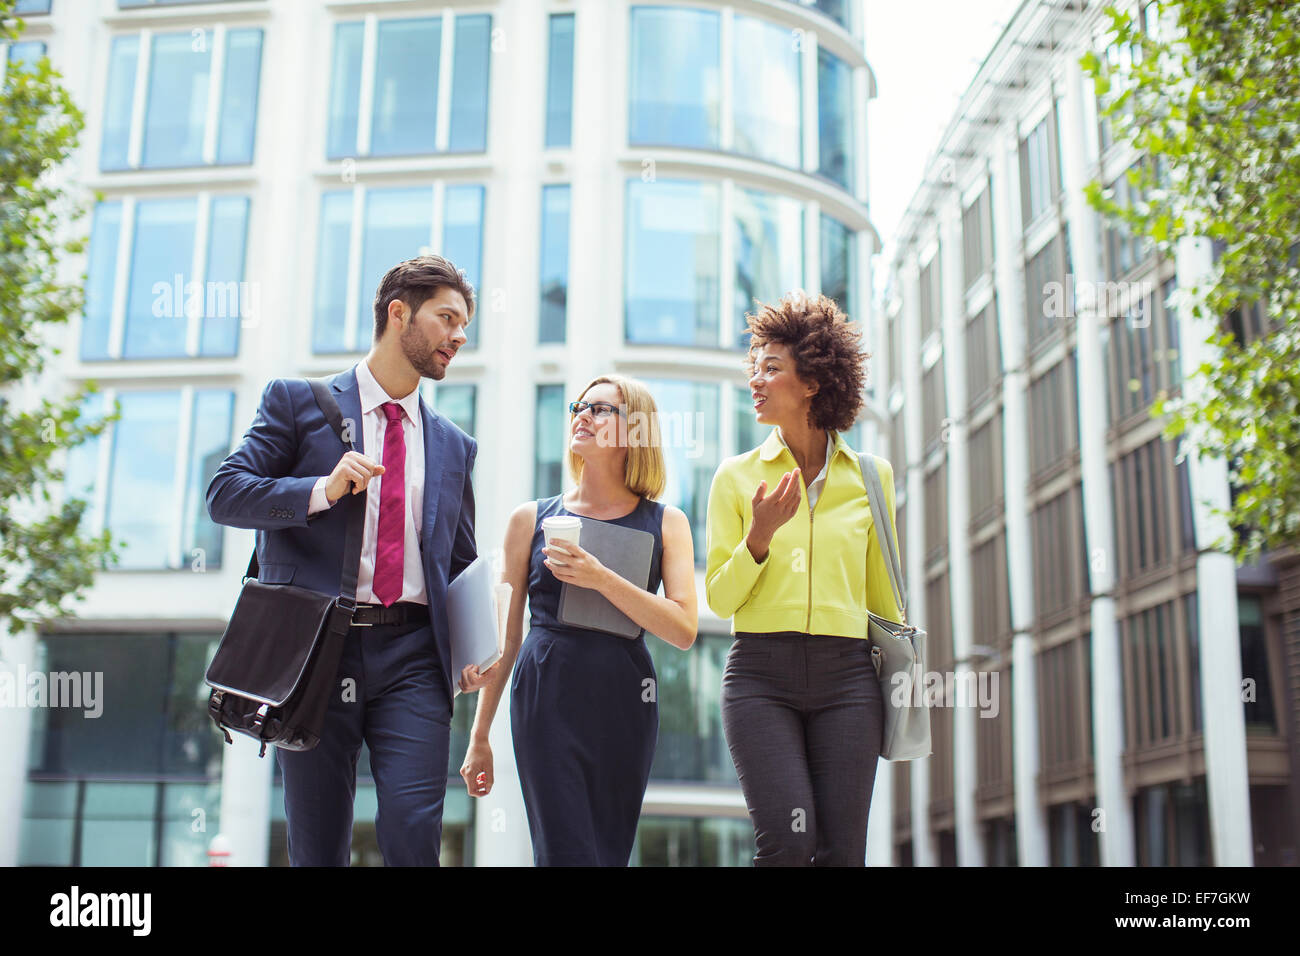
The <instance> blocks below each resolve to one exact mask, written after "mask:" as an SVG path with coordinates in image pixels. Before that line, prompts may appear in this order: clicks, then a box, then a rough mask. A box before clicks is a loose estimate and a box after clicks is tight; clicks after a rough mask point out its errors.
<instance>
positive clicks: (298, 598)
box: [205, 379, 366, 756]
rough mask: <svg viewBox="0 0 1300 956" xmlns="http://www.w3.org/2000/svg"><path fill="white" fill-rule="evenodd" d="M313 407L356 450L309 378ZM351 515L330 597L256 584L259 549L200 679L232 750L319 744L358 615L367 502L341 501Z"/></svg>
mask: <svg viewBox="0 0 1300 956" xmlns="http://www.w3.org/2000/svg"><path fill="white" fill-rule="evenodd" d="M307 381H308V382H309V383H310V385H311V388H312V392H313V393H314V394H315V396H316V404H318V405H319V406H320V409H321V411H322V412H324V413H325V417H326V419H328V421H329V423H330V425H331V426H332V427H333V429H334V431H335V432H336V433H337V434H338V436H339V438H341V439H343V441H344V443H345V444H347V445H349V446H350V447H351V448H353V450H355V448H356V446H355V444H353V443H352V442H351V441H349V438H348V434H347V433H346V432H345V431H344V428H343V413H342V412H341V411H340V410H339V406H338V402H336V401H335V400H334V396H333V395H332V394H330V390H329V386H328V384H327V383H326V382H325V380H324V379H308V380H307ZM344 498H345V501H344V503H343V504H344V506H345V507H348V508H350V509H351V510H350V511H349V512H348V527H347V537H346V544H345V546H344V548H343V577H342V582H341V585H340V592H341V593H340V594H339V596H338V597H334V596H333V595H329V594H321V593H320V592H318V591H312V590H309V589H308V588H302V587H294V586H292V585H288V584H264V583H262V582H260V581H258V580H257V571H258V565H257V548H256V547H254V549H253V556H252V557H251V558H250V559H249V562H248V571H247V572H245V574H244V585H243V590H242V591H241V592H240V594H239V601H238V602H237V603H236V604H235V611H234V614H233V615H232V616H231V618H230V623H229V625H227V627H226V632H225V634H223V635H222V637H221V643H220V644H219V645H218V647H217V653H216V655H215V656H214V657H213V659H212V663H211V664H209V665H208V670H207V674H206V676H205V679H206V681H207V683H208V684H209V685H210V686H211V687H212V692H211V694H210V695H209V697H208V715H209V716H210V717H211V718H212V720H213V721H214V722H215V723H216V725H217V728H218V729H219V730H220V731H221V732H222V733H223V734H224V735H225V738H226V743H234V739H233V738H232V737H231V736H230V731H232V730H233V731H235V732H236V733H240V734H245V735H247V736H249V737H252V738H254V739H256V740H258V741H260V742H261V744H262V749H261V751H260V752H259V754H258V756H263V755H265V753H266V745H267V744H274V745H275V746H277V747H283V748H284V749H285V750H310V749H311V748H313V747H315V746H316V744H317V743H318V742H319V741H320V733H321V728H322V726H323V725H324V723H325V712H326V710H327V709H328V707H329V701H330V695H331V694H335V693H338V692H339V688H338V687H337V686H336V684H335V677H336V676H337V673H338V666H339V658H340V657H341V656H342V654H343V641H344V638H346V637H347V633H348V628H349V627H351V626H352V613H353V611H354V610H355V609H356V606H357V605H356V596H357V571H358V567H359V565H360V562H361V523H362V521H363V520H364V517H365V511H366V497H365V495H345V496H344Z"/></svg>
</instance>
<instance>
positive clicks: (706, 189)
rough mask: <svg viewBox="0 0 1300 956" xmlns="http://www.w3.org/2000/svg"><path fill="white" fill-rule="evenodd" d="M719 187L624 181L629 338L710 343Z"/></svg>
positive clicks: (714, 331)
mask: <svg viewBox="0 0 1300 956" xmlns="http://www.w3.org/2000/svg"><path fill="white" fill-rule="evenodd" d="M719 218H720V212H719V187H718V186H717V185H716V184H713V183H689V182H680V181H669V180H662V179H661V180H658V181H656V182H652V183H646V182H641V181H640V180H631V181H629V183H628V217H627V222H628V225H627V244H626V245H627V252H626V256H627V259H626V282H627V292H626V294H627V303H626V304H627V315H626V323H627V324H626V329H625V334H626V337H627V341H628V342H653V343H661V344H669V345H692V346H705V347H716V346H717V344H718V311H719V308H720V300H719V292H720V290H719V258H720V252H719V242H720V236H719V234H718V223H719Z"/></svg>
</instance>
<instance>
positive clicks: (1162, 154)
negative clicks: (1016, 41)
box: [1083, 0, 1300, 561]
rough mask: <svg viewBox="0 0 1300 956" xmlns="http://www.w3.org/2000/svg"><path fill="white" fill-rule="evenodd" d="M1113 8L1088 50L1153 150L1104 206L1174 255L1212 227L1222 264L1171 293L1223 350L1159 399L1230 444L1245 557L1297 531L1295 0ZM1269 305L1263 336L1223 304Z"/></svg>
mask: <svg viewBox="0 0 1300 956" xmlns="http://www.w3.org/2000/svg"><path fill="white" fill-rule="evenodd" d="M1144 8H1145V9H1143V10H1142V11H1141V12H1121V11H1119V10H1117V9H1115V8H1109V9H1108V10H1107V16H1108V17H1109V18H1110V23H1109V26H1108V36H1107V40H1108V41H1109V42H1110V43H1111V46H1110V48H1109V51H1108V53H1109V55H1101V56H1099V55H1097V54H1095V53H1090V54H1088V55H1087V56H1085V57H1084V59H1083V67H1084V69H1085V71H1087V72H1088V73H1089V74H1090V75H1091V76H1092V77H1093V80H1094V83H1095V86H1096V90H1097V94H1098V96H1099V98H1100V99H1101V100H1102V102H1103V103H1104V104H1106V105H1105V106H1104V109H1103V116H1104V118H1105V119H1106V120H1108V121H1109V122H1111V123H1112V124H1113V125H1112V128H1113V129H1114V131H1115V139H1116V141H1117V142H1124V143H1128V144H1130V145H1131V146H1132V147H1134V148H1135V149H1136V150H1137V152H1138V153H1139V154H1140V155H1143V156H1146V157H1148V158H1149V160H1151V161H1148V162H1143V163H1139V164H1137V165H1136V166H1135V168H1134V169H1133V170H1131V171H1130V173H1129V181H1130V182H1131V183H1132V184H1133V185H1134V186H1135V187H1136V188H1137V193H1136V194H1137V195H1139V196H1141V197H1142V198H1141V199H1140V200H1139V201H1137V202H1134V203H1132V204H1131V205H1127V206H1124V207H1122V208H1121V207H1120V206H1119V205H1118V204H1117V203H1116V202H1115V201H1114V199H1113V197H1111V196H1110V195H1109V194H1108V193H1107V192H1106V191H1104V190H1103V189H1102V187H1101V185H1100V184H1099V183H1093V184H1092V185H1091V186H1090V187H1089V199H1090V201H1091V202H1092V204H1093V205H1094V207H1095V208H1097V209H1098V210H1100V211H1101V212H1103V213H1104V214H1106V215H1108V216H1111V217H1114V218H1115V219H1116V220H1118V221H1121V222H1123V223H1126V224H1127V225H1128V227H1129V228H1130V229H1132V230H1133V231H1134V232H1135V233H1137V234H1139V235H1142V236H1145V237H1147V238H1149V239H1150V240H1151V241H1152V242H1153V243H1154V244H1155V245H1156V247H1157V248H1158V249H1159V250H1160V252H1161V253H1162V254H1163V255H1167V256H1172V255H1173V254H1174V249H1175V246H1176V244H1177V243H1178V241H1179V240H1180V239H1182V238H1183V237H1194V236H1199V237H1203V238H1205V239H1208V240H1210V241H1211V242H1212V243H1213V247H1214V249H1215V252H1216V259H1215V265H1214V270H1213V272H1212V274H1211V276H1210V277H1209V279H1208V281H1207V283H1206V284H1205V285H1204V286H1202V287H1200V288H1190V289H1185V290H1180V291H1179V292H1178V293H1177V296H1178V298H1177V300H1176V303H1175V304H1176V305H1177V306H1178V307H1179V308H1180V309H1185V310H1187V311H1184V312H1183V314H1187V313H1188V312H1190V313H1191V314H1192V315H1194V316H1196V317H1197V318H1206V319H1209V320H1211V324H1212V326H1213V328H1214V329H1215V330H1216V331H1215V332H1214V333H1213V334H1212V336H1211V337H1210V339H1209V341H1210V343H1211V344H1212V345H1213V346H1214V349H1213V353H1214V354H1215V356H1216V358H1215V359H1214V360H1213V361H1211V362H1207V363H1203V364H1201V365H1200V367H1199V368H1197V369H1193V370H1191V375H1194V376H1197V377H1199V379H1200V381H1199V382H1198V383H1197V384H1198V385H1199V386H1201V389H1200V394H1199V395H1197V396H1195V397H1192V396H1189V395H1188V394H1187V391H1188V390H1187V389H1184V394H1182V395H1180V396H1175V397H1173V398H1168V397H1165V398H1162V399H1161V400H1159V401H1157V402H1156V403H1155V404H1154V406H1153V408H1152V412H1153V414H1154V415H1156V416H1162V415H1168V416H1169V417H1168V420H1167V422H1166V429H1165V434H1166V436H1167V437H1170V438H1173V437H1176V436H1178V435H1183V434H1186V438H1185V442H1187V443H1188V444H1189V445H1190V449H1188V450H1189V451H1195V452H1196V453H1197V454H1212V455H1223V456H1224V457H1225V458H1226V460H1227V462H1228V467H1229V477H1230V480H1231V481H1232V482H1233V484H1234V485H1235V486H1236V488H1237V491H1236V494H1235V495H1234V500H1233V504H1232V507H1231V508H1230V509H1229V510H1228V511H1227V512H1222V511H1217V509H1216V511H1217V513H1220V514H1223V515H1225V516H1226V518H1227V520H1228V523H1229V525H1230V526H1232V528H1233V532H1232V540H1231V541H1222V542H1219V543H1218V545H1219V546H1220V547H1222V548H1224V549H1225V550H1229V549H1230V550H1231V551H1232V552H1233V554H1234V555H1235V556H1236V557H1237V559H1238V560H1240V561H1246V560H1252V559H1254V558H1256V557H1258V555H1259V554H1260V553H1261V551H1264V550H1277V549H1282V548H1286V547H1288V546H1295V545H1296V544H1297V543H1298V542H1300V301H1298V296H1300V282H1298V281H1297V277H1298V276H1297V248H1298V240H1300V155H1298V153H1297V142H1298V137H1300V3H1296V2H1294V0H1182V2H1181V3H1177V4H1175V3H1169V2H1164V0H1157V2H1154V3H1151V4H1149V5H1144ZM1251 307H1256V308H1259V307H1262V309H1263V312H1264V315H1265V322H1264V333H1265V334H1264V335H1262V336H1257V337H1251V336H1246V337H1245V339H1244V340H1240V341H1239V340H1238V339H1237V338H1236V336H1234V335H1233V334H1232V333H1231V332H1225V331H1222V326H1221V324H1220V319H1221V317H1224V316H1227V315H1229V314H1230V313H1232V312H1233V311H1234V310H1244V309H1249V308H1251Z"/></svg>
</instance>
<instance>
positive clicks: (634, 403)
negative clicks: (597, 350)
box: [565, 375, 668, 499]
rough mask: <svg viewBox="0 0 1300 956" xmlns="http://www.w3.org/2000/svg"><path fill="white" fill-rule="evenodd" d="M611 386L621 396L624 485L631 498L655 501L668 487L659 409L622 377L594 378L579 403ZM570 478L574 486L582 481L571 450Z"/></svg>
mask: <svg viewBox="0 0 1300 956" xmlns="http://www.w3.org/2000/svg"><path fill="white" fill-rule="evenodd" d="M605 384H609V385H614V386H616V387H617V388H618V390H619V391H620V392H621V393H622V394H623V401H622V402H621V407H620V408H619V411H621V412H622V413H623V414H622V415H620V416H619V428H620V430H621V431H622V432H623V438H624V442H625V443H626V445H627V463H626V465H625V466H624V470H623V482H624V484H626V485H627V487H628V490H629V491H631V492H632V493H633V494H636V495H641V496H643V497H646V498H651V499H656V498H659V497H660V496H661V495H663V493H664V488H666V487H667V485H668V470H667V468H666V467H665V465H664V449H663V442H662V441H661V440H660V436H659V409H658V407H657V406H656V405H655V400H654V398H653V397H652V396H651V395H650V389H648V388H646V387H645V385H644V384H643V383H641V382H638V381H637V380H636V379H633V378H628V377H626V376H624V375H601V376H599V377H597V378H593V379H592V380H591V381H590V382H589V383H588V384H587V387H586V388H584V389H583V390H582V394H581V395H580V396H579V398H578V400H579V401H581V400H582V398H583V397H584V396H585V395H586V394H587V393H588V392H589V391H591V390H592V388H594V387H595V386H597V385H605ZM575 417H576V416H575V415H574V414H573V413H572V412H570V413H569V425H570V429H567V430H566V431H565V440H566V443H567V441H568V436H569V433H570V431H571V430H572V425H573V419H574V418H575ZM567 457H568V461H569V474H571V475H572V476H573V480H574V481H575V482H577V481H580V480H581V479H582V466H583V460H582V456H581V455H579V454H578V453H577V452H575V451H573V450H572V449H569V450H568V456H567Z"/></svg>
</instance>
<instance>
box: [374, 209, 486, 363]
mask: <svg viewBox="0 0 1300 956" xmlns="http://www.w3.org/2000/svg"><path fill="white" fill-rule="evenodd" d="M483 199H484V193H483V187H482V186H448V187H447V189H446V192H445V195H444V200H443V210H442V255H444V256H446V257H447V258H448V259H450V260H451V261H452V262H453V263H455V265H456V268H457V269H463V270H464V272H465V277H466V278H467V279H468V280H469V284H470V285H471V286H473V287H474V297H475V299H476V300H477V302H476V304H475V308H474V318H473V319H471V320H470V323H469V325H468V326H466V328H465V335H466V339H467V341H466V343H465V344H466V345H467V346H468V347H469V348H477V347H478V343H479V328H480V326H482V324H483V314H484V313H485V312H486V311H487V308H486V306H485V305H484V303H483V296H482V293H481V292H480V290H481V288H482V283H483ZM393 261H394V262H396V261H397V260H393Z"/></svg>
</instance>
